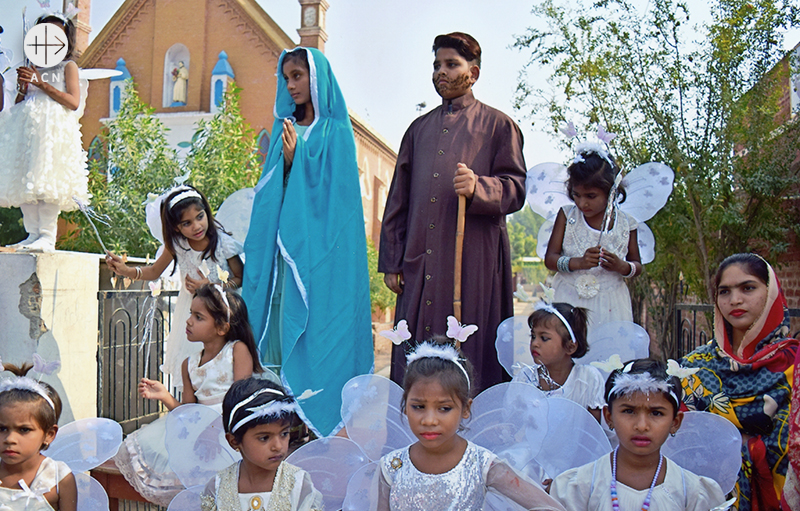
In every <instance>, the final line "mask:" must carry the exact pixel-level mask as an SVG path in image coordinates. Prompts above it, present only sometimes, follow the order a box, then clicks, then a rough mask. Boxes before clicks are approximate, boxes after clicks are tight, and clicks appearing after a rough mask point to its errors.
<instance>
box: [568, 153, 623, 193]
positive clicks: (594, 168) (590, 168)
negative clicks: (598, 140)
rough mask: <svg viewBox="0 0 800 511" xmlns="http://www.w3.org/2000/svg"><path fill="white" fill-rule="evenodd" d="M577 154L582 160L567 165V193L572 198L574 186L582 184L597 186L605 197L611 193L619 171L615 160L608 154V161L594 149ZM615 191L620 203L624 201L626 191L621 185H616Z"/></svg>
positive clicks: (587, 186)
mask: <svg viewBox="0 0 800 511" xmlns="http://www.w3.org/2000/svg"><path fill="white" fill-rule="evenodd" d="M579 155H580V156H581V157H582V158H583V161H574V162H572V163H571V164H570V166H569V167H567V172H568V173H569V179H567V195H568V196H569V198H570V199H572V189H573V188H574V187H575V186H583V187H586V188H599V189H601V190H603V193H605V194H606V197H607V196H608V195H609V194H610V193H611V187H612V186H614V179H615V178H616V177H617V173H618V172H619V166H618V165H617V163H616V161H614V158H613V157H612V156H611V155H610V154H609V155H608V159H609V160H611V163H609V162H608V161H606V159H605V158H603V157H602V156H600V155H599V154H597V153H596V152H594V151H591V152H581V153H579ZM617 193H619V195H620V200H619V201H620V203H622V202H625V197H626V193H625V188H624V187H623V186H622V185H619V186H618V187H617Z"/></svg>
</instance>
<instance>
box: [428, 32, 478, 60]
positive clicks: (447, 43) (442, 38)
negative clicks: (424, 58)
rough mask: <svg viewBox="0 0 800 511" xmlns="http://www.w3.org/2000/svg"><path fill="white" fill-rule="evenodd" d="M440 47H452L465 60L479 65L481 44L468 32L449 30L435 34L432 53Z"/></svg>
mask: <svg viewBox="0 0 800 511" xmlns="http://www.w3.org/2000/svg"><path fill="white" fill-rule="evenodd" d="M440 48H452V49H454V50H456V51H457V52H458V54H459V55H461V56H462V57H464V59H465V60H466V61H467V62H475V65H476V66H478V67H481V45H480V44H478V41H476V40H475V38H474V37H472V36H471V35H469V34H465V33H464V32H450V33H449V34H443V35H437V36H436V39H434V40H433V53H436V51H437V50H439V49H440Z"/></svg>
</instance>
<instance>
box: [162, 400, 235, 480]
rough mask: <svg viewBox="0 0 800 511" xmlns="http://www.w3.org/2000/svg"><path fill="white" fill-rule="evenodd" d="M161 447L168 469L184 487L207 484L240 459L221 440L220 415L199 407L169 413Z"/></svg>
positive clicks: (189, 407) (204, 407)
mask: <svg viewBox="0 0 800 511" xmlns="http://www.w3.org/2000/svg"><path fill="white" fill-rule="evenodd" d="M164 444H165V445H166V447H167V453H168V454H169V466H170V468H171V469H172V471H173V472H175V474H176V475H177V476H178V479H180V480H181V482H182V483H183V485H184V486H186V487H187V488H189V487H191V486H197V485H200V484H205V483H207V482H208V481H209V479H211V478H212V477H214V476H215V475H216V473H217V472H219V471H220V470H222V469H224V468H225V467H227V466H229V465H231V464H232V463H233V462H234V461H238V460H240V459H241V455H239V453H238V452H236V451H234V450H233V449H232V448H231V447H230V445H228V442H227V440H225V431H224V430H223V428H222V416H221V415H220V414H219V413H217V412H216V411H214V410H213V409H211V408H209V407H208V406H204V405H199V404H186V405H181V406H179V407H177V408H175V409H174V410H172V411H171V412H169V414H168V415H167V431H166V437H165V438H164Z"/></svg>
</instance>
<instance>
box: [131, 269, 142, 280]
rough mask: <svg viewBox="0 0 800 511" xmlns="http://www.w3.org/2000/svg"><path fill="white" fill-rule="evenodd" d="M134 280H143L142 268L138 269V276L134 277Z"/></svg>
mask: <svg viewBox="0 0 800 511" xmlns="http://www.w3.org/2000/svg"><path fill="white" fill-rule="evenodd" d="M133 280H142V268H141V267H140V266H137V267H136V275H134V277H133Z"/></svg>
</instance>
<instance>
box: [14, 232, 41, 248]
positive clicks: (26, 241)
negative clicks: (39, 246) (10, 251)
mask: <svg viewBox="0 0 800 511" xmlns="http://www.w3.org/2000/svg"><path fill="white" fill-rule="evenodd" d="M38 239H39V235H38V234H28V237H27V238H25V239H24V240H22V241H19V242H17V243H14V244H13V245H6V246H7V247H8V248H16V249H20V248H22V247H24V246H26V245H30V244H31V243H33V242H34V241H36V240H38Z"/></svg>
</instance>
